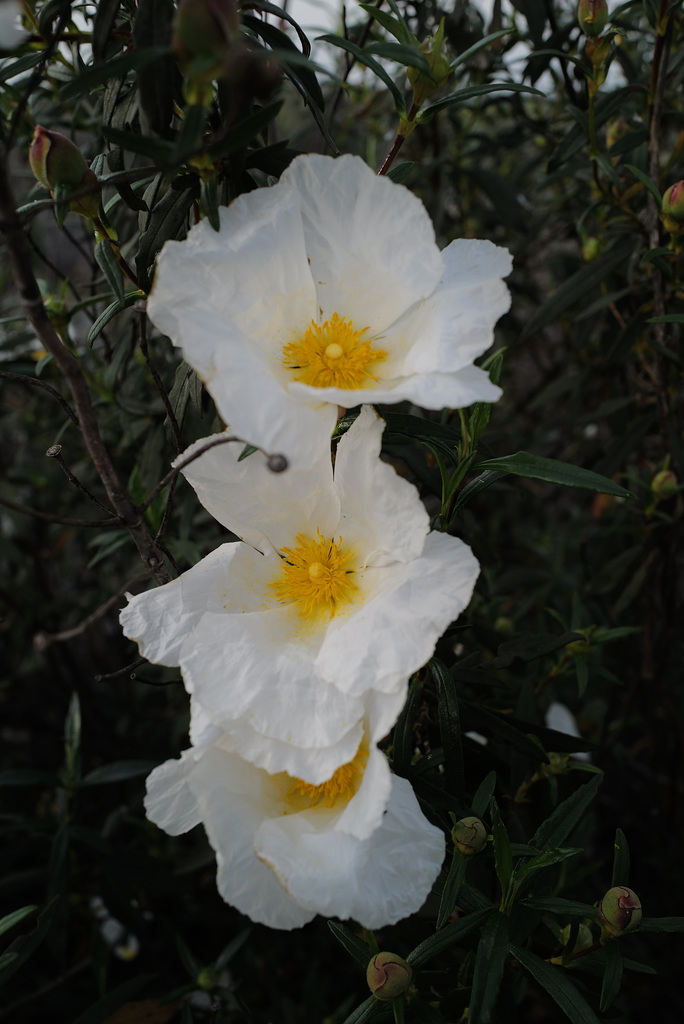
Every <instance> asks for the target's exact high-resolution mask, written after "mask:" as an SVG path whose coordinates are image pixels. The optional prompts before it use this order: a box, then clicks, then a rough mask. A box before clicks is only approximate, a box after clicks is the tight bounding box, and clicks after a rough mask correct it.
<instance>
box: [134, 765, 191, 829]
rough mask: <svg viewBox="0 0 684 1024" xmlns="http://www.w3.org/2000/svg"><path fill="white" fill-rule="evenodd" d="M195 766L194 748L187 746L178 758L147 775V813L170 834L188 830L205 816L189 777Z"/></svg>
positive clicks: (151, 819)
mask: <svg viewBox="0 0 684 1024" xmlns="http://www.w3.org/2000/svg"><path fill="white" fill-rule="evenodd" d="M194 767H195V754H194V751H193V750H184V751H183V753H182V754H181V756H180V760H177V761H165V762H164V764H160V765H159V767H158V768H155V769H154V771H153V772H152V773H151V775H148V777H147V783H146V786H147V793H146V795H145V813H146V814H147V817H148V818H149V819H150V821H153V822H154V823H155V825H158V826H159V828H163V829H164V831H165V832H168V833H169V835H172V836H179V835H182V834H183V833H184V832H189V831H190V829H191V828H194V827H195V825H199V823H200V822H201V820H202V813H201V810H200V808H199V806H198V803H197V799H196V797H195V794H194V793H193V791H192V789H191V788H190V785H189V777H190V775H191V773H192V770H193V769H194Z"/></svg>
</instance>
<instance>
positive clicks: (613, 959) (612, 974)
mask: <svg viewBox="0 0 684 1024" xmlns="http://www.w3.org/2000/svg"><path fill="white" fill-rule="evenodd" d="M605 957H606V965H605V969H604V972H603V983H602V984H601V1003H600V1006H599V1009H600V1010H601V1013H605V1012H606V1010H609V1009H610V1007H611V1006H612V1005H613V1001H614V999H615V997H616V995H617V994H618V992H619V991H620V985H621V984H622V968H623V964H622V953H621V952H620V943H619V942H609V943H607V945H606V947H605Z"/></svg>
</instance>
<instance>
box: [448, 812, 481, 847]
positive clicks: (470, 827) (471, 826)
mask: <svg viewBox="0 0 684 1024" xmlns="http://www.w3.org/2000/svg"><path fill="white" fill-rule="evenodd" d="M451 838H452V840H453V843H454V846H455V847H456V849H457V850H460V851H461V853H463V854H465V856H466V857H472V855H473V854H474V853H480V852H481V851H482V850H484V848H485V846H486V843H487V829H486V828H485V827H484V825H483V824H482V822H481V821H480V819H479V818H476V817H474V815H470V817H468V818H461V820H460V821H457V822H456V824H455V825H454V827H453V828H452V830H451Z"/></svg>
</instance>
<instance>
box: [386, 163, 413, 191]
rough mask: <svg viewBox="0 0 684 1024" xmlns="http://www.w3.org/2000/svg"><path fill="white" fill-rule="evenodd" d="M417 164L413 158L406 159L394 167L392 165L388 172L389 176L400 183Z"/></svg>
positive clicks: (396, 182)
mask: <svg viewBox="0 0 684 1024" xmlns="http://www.w3.org/2000/svg"><path fill="white" fill-rule="evenodd" d="M415 166H416V165H415V162H414V161H413V160H404V161H403V163H400V164H395V165H394V167H390V169H389V171H388V172H387V177H388V178H391V179H392V181H393V182H394V183H395V185H400V184H401V182H402V181H404V180H405V179H406V178H408V176H409V174H410V173H411V171H412V170H413V168H414V167H415Z"/></svg>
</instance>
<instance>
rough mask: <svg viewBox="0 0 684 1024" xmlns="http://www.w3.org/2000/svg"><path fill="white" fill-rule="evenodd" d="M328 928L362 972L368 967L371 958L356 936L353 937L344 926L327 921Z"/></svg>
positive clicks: (365, 946) (364, 945)
mask: <svg viewBox="0 0 684 1024" xmlns="http://www.w3.org/2000/svg"><path fill="white" fill-rule="evenodd" d="M328 928H329V929H330V931H331V932H332V933H333V935H334V936H335V938H336V939H337V941H338V942H339V943H340V944H341V945H342V946H344V948H345V949H346V950H347V952H348V953H349V955H350V956H352V957H353V958H354V960H356V962H357V964H359V965H360V966H361V967H363V969H364V971H365V970H366V968H367V967H368V962H369V960H370V958H371V956H370V952H369V949H368V946H367V945H366V943H365V942H364V941H363V939H360V938H359V937H358V935H354V933H353V932H352V931H350V929H349V928H347V926H346V925H344V924H340V923H339V922H338V921H328Z"/></svg>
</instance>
